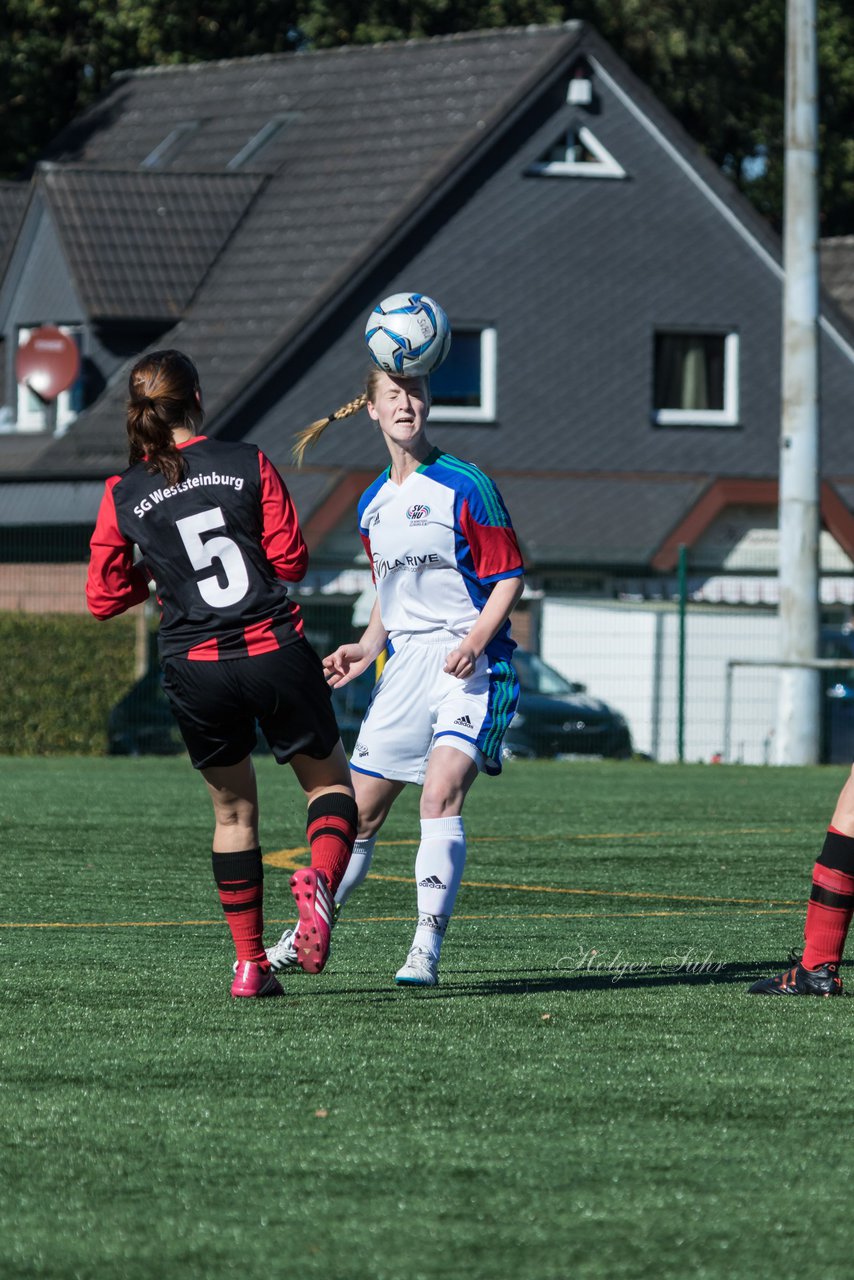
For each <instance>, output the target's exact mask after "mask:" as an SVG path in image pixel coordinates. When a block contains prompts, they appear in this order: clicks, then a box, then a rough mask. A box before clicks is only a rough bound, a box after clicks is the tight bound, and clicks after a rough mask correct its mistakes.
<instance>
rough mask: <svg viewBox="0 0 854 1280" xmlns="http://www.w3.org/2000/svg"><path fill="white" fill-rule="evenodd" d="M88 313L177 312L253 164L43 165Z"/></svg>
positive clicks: (237, 206)
mask: <svg viewBox="0 0 854 1280" xmlns="http://www.w3.org/2000/svg"><path fill="white" fill-rule="evenodd" d="M39 179H40V181H41V183H42V184H43V187H44V191H45V195H46V198H47V202H48V204H49V206H50V209H51V212H52V214H53V217H54V219H55V221H56V224H57V229H58V231H59V235H60V238H61V240H62V243H63V246H64V248H65V252H66V255H67V258H68V262H69V266H70V268H71V272H72V275H73V276H74V279H75V283H76V285H77V289H78V292H79V294H80V296H81V298H82V299H83V302H84V305H85V307H86V310H87V312H88V313H89V315H90V316H92V317H98V318H104V317H109V318H111V319H133V320H137V319H139V318H141V317H145V318H149V319H150V318H157V319H167V320H168V319H172V320H177V319H178V318H179V317H180V316H181V315H182V314H183V313H184V311H185V309H186V307H187V305H188V304H189V302H190V300H191V299H192V297H193V295H194V294H195V292H196V290H197V288H198V287H199V284H200V283H201V281H202V280H203V278H204V275H205V273H206V271H207V270H208V268H209V267H210V266H211V264H212V263H213V262H214V260H215V259H216V256H217V254H218V253H219V251H220V249H221V248H222V247H223V245H224V244H225V243H226V242H227V240H228V239H229V237H230V236H231V234H232V233H233V231H234V229H235V227H236V226H237V224H238V223H239V221H240V219H241V218H242V217H243V215H244V213H245V211H246V209H247V208H248V206H249V205H250V203H251V201H252V199H253V197H254V196H255V195H256V193H257V192H258V190H259V188H260V186H261V185H262V183H263V178H261V177H258V176H253V175H250V174H172V173H156V174H155V173H138V172H134V173H118V172H106V173H105V172H98V171H94V172H93V171H89V170H79V169H71V170H69V169H47V170H45V171H43V172H41V173H40V175H39Z"/></svg>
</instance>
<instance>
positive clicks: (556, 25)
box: [110, 18, 585, 81]
mask: <svg viewBox="0 0 854 1280" xmlns="http://www.w3.org/2000/svg"><path fill="white" fill-rule="evenodd" d="M584 25H585V24H584V23H583V22H582V21H580V20H579V19H575V18H573V19H570V20H568V21H566V22H539V23H538V22H531V23H527V24H525V25H523V26H517V27H476V28H474V29H472V30H471V31H452V32H447V33H445V34H443V35H437V36H405V37H403V38H401V39H400V40H377V41H371V42H367V43H363V44H354V43H350V44H340V45H333V46H330V47H328V48H324V49H300V50H293V51H291V52H281V53H253V54H246V55H244V56H243V57H237V58H210V59H207V60H204V61H199V62H170V63H160V64H157V65H154V66H147V67H129V68H127V69H126V70H123V71H114V72H113V74H112V75H111V76H110V80H111V81H119V80H131V79H141V78H143V77H145V76H159V75H167V74H170V73H172V72H186V73H188V74H189V73H194V74H200V73H201V72H202V71H204V70H206V69H207V68H211V67H220V68H221V67H234V66H244V65H247V66H249V65H251V66H258V65H261V64H269V63H279V62H287V61H290V59H291V58H299V59H300V60H302V59H303V58H318V57H332V56H337V57H346V56H355V55H356V54H357V53H360V52H365V53H375V52H377V51H382V50H386V49H400V48H424V47H427V46H431V45H432V46H435V45H437V44H465V43H466V42H468V41H472V42H474V41H476V40H489V39H493V38H495V37H496V36H498V37H504V36H506V37H510V36H524V35H541V34H542V33H544V32H549V31H553V32H555V33H558V32H563V33H566V32H568V31H578V30H580V29H581V28H582V27H583V26H584Z"/></svg>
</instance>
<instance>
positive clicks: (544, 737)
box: [504, 649, 632, 760]
mask: <svg viewBox="0 0 854 1280" xmlns="http://www.w3.org/2000/svg"><path fill="white" fill-rule="evenodd" d="M513 664H514V666H515V667H516V671H517V674H518V676H519V685H520V687H521V690H522V692H521V696H520V698H519V710H518V711H517V713H516V715H515V717H514V719H513V722H512V724H511V725H510V728H509V729H508V730H507V734H506V736H505V738H504V753H505V756H506V757H509V758H511V759H512V758H513V757H522V758H528V759H531V758H533V757H535V756H560V755H578V756H614V757H617V758H618V759H621V760H624V759H628V757H629V756H630V755H631V754H632V735H631V733H630V731H629V726H628V725H627V724H626V721H625V719H624V717H623V716H621V715H620V713H619V711H615V710H614V709H613V707H609V706H608V704H607V703H606V702H603V701H602V700H601V698H593V697H591V696H590V695H589V694H588V693H587V691H586V689H585V686H584V685H583V684H577V683H575V682H574V681H571V680H566V679H565V678H564V677H563V676H562V675H561V674H560V672H559V671H555V669H554V667H550V666H549V665H548V664H547V663H545V662H543V660H542V658H539V657H538V656H537V655H536V654H535V653H528V652H527V650H525V649H517V650H516V652H515V653H514V654H513Z"/></svg>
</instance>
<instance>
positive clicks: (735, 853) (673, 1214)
mask: <svg viewBox="0 0 854 1280" xmlns="http://www.w3.org/2000/svg"><path fill="white" fill-rule="evenodd" d="M0 769H2V778H3V786H2V789H0V830H2V831H3V833H4V834H3V837H2V840H3V848H4V852H5V855H6V856H5V858H4V889H5V891H4V893H3V895H2V902H3V910H2V922H0V923H2V924H3V926H4V927H3V928H2V929H0V945H2V954H3V964H2V966H0V991H2V1039H0V1117H2V1120H0V1131H1V1132H2V1148H0V1184H2V1192H3V1194H2V1196H0V1276H2V1277H3V1280H13V1278H15V1280H17V1278H18V1277H57V1278H59V1277H62V1280H72V1278H75V1280H77V1278H79V1280H90V1278H91V1280H95V1278H96V1277H97V1278H98V1280H104V1278H105V1277H108V1278H110V1280H112V1278H113V1277H116V1278H121V1280H142V1278H145V1280H148V1278H154V1277H204V1278H210V1280H220V1277H222V1278H225V1277H241V1276H244V1275H245V1276H259V1277H261V1276H263V1277H270V1278H271V1280H272V1278H275V1277H283V1278H285V1280H297V1278H299V1280H303V1277H305V1278H306V1280H310V1278H312V1277H324V1278H325V1280H434V1277H435V1278H439V1277H443V1278H444V1280H468V1278H472V1280H475V1278H476V1280H505V1277H506V1278H507V1280H511V1278H512V1280H576V1278H577V1277H578V1278H582V1280H583V1278H586V1277H603V1278H604V1280H620V1278H622V1277H641V1276H643V1277H647V1276H648V1277H674V1278H679V1280H681V1278H683V1277H714V1278H715V1280H718V1278H720V1280H740V1278H741V1277H744V1278H745V1280H762V1278H763V1277H769V1280H770V1278H771V1277H774V1280H780V1278H781V1277H789V1276H792V1277H795V1276H797V1277H799V1278H800V1277H802V1276H804V1275H806V1274H814V1275H821V1276H822V1277H825V1278H829V1280H835V1278H836V1277H840V1280H841V1278H842V1277H846V1278H847V1277H850V1276H851V1274H852V1265H854V1264H852V1254H851V1245H850V1236H851V1231H850V1227H849V1225H848V1223H847V1221H846V1213H845V1208H844V1193H845V1191H846V1190H847V1186H848V1184H849V1181H850V1176H851V1156H850V1150H851V1140H850V1133H851V1130H852V1122H854V1114H852V1113H853V1112H854V1102H852V1099H851V1093H850V1090H849V1089H848V1087H847V1085H848V1077H849V1072H850V1048H851V1039H852V1035H851V1027H852V1010H854V1005H849V1003H848V1001H847V1000H845V999H842V1000H828V1001H819V1000H759V999H748V998H747V997H746V996H745V990H746V987H747V985H748V983H749V982H750V981H751V980H752V979H753V978H754V977H756V976H760V975H764V974H770V973H772V972H774V971H775V970H776V969H779V968H781V967H782V966H783V965H784V963H785V960H786V955H787V952H788V949H789V947H790V946H792V945H797V944H798V943H799V941H800V938H801V931H802V922H803V901H804V899H805V896H806V893H807V890H808V885H809V874H810V870H811V867H812V863H813V861H814V859H815V857H816V855H817V852H818V849H819V848H820V845H821V838H822V831H823V828H824V826H825V825H826V823H827V821H828V819H829V817H830V813H831V811H832V808H833V802H834V799H835V796H836V794H837V792H838V789H839V787H840V785H841V783H842V781H843V778H844V776H845V774H844V771H843V770H840V769H800V770H786V769H780V770H770V769H768V770H761V769H747V768H739V767H713V766H684V767H678V766H657V765H650V764H644V763H611V762H591V763H587V762H544V763H531V764H526V763H521V762H519V763H513V764H512V765H509V766H508V767H507V768H506V769H505V772H504V775H503V776H502V778H501V779H499V780H496V781H493V780H487V779H483V780H481V781H479V782H478V784H477V786H476V787H475V789H474V791H473V792H472V795H471V797H470V799H469V802H468V805H467V810H466V824H467V829H468V833H469V862H468V866H467V871H466V877H465V880H464V887H463V889H462V890H461V893H460V896H459V899H458V904H457V916H456V918H455V920H454V922H453V924H452V926H451V929H450V930H449V933H448V939H447V942H446V946H445V951H444V955H443V963H442V984H441V986H440V987H438V988H437V989H436V990H434V991H430V990H427V991H419V990H411V989H410V990H407V989H396V988H395V987H394V985H393V982H392V976H393V974H394V971H395V969H396V968H397V967H398V966H399V965H400V963H401V962H402V960H403V958H404V956H405V954H406V951H407V948H408V945H409V942H410V939H411V931H412V928H413V916H414V910H415V891H414V885H413V883H412V864H413V859H414V853H415V842H416V838H417V800H418V797H417V793H416V792H415V791H414V790H413V789H409V791H408V792H407V793H406V794H404V796H403V797H401V800H400V801H399V802H398V805H397V806H396V808H395V810H394V812H393V814H392V816H391V818H390V819H389V822H388V823H387V825H386V827H385V829H384V830H383V832H382V835H381V837H380V841H381V843H380V844H379V846H378V849H377V853H376V856H375V860H374V866H373V872H374V873H375V874H374V875H372V877H371V878H370V879H369V880H368V881H367V882H366V884H365V885H364V886H363V887H362V889H361V890H360V891H359V892H358V893H357V894H356V895H354V897H353V898H352V899H351V902H350V903H349V904H348V906H347V908H346V910H345V912H344V913H343V914H342V917H341V921H340V923H339V925H338V927H337V929H336V932H335V936H334V945H333V954H332V957H331V959H330V961H329V963H328V965H327V968H326V970H325V971H324V973H323V974H321V975H319V976H317V977H310V976H307V975H304V974H302V973H301V972H300V973H298V974H297V975H294V974H288V975H286V977H285V979H284V982H285V985H286V997H285V998H284V999H279V1000H260V1001H232V1000H231V998H230V996H229V994H228V988H229V984H230V979H231V968H230V966H231V960H232V951H231V945H230V941H229V937H228V933H227V929H226V927H225V925H224V924H223V923H222V920H221V915H220V908H219V903H218V899H217V897H216V893H215V890H214V887H213V882H212V879H211V875H210V857H209V848H210V817H209V813H208V801H207V799H206V796H205V793H204V788H203V786H202V784H201V783H200V781H199V780H198V778H196V777H195V776H194V775H193V771H192V770H191V769H190V767H189V765H188V764H187V763H186V762H185V761H184V760H182V759H177V760H155V759H139V760H126V759H124V760H121V759H118V760H116V759H111V760H96V759H72V758H61V759H47V760H35V759H17V758H16V759H6V760H3V761H2V762H0ZM258 770H259V776H260V788H261V797H262V813H263V817H262V837H263V844H264V849H265V853H266V854H268V855H274V854H276V853H277V852H280V851H283V850H284V851H286V852H285V854H284V856H283V857H282V858H280V859H279V861H283V862H287V861H288V860H290V861H291V862H293V860H294V859H295V858H297V859H298V858H299V857H300V856H301V855H299V854H297V853H294V850H299V849H300V848H302V847H303V846H304V840H305V837H304V818H303V813H304V806H303V803H302V797H301V794H300V793H299V791H298V789H297V788H296V786H295V784H294V781H293V778H292V776H291V774H290V771H289V770H287V769H277V768H276V766H275V765H273V764H272V762H271V761H270V760H269V759H261V760H260V761H259V763H258ZM287 851H290V852H289V853H288V852H287ZM288 875H289V871H288V870H287V867H285V866H278V867H277V866H268V869H267V873H266V882H265V883H266V902H267V917H268V935H269V937H268V940H273V939H275V938H277V937H278V934H279V932H280V930H281V927H282V922H283V921H287V920H290V919H292V900H291V898H290V893H289V890H288V883H287V882H288ZM385 877H388V878H385ZM567 890H572V892H566V891H567ZM839 1201H841V1202H842V1203H841V1204H840V1203H838V1202H839Z"/></svg>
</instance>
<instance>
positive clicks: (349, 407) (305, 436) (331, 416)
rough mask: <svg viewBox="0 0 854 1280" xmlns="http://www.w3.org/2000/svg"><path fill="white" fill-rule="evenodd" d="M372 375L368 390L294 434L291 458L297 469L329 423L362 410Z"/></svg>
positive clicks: (365, 402)
mask: <svg viewBox="0 0 854 1280" xmlns="http://www.w3.org/2000/svg"><path fill="white" fill-rule="evenodd" d="M372 378H373V375H371V377H370V378H369V380H368V389H367V390H365V391H363V392H362V394H361V395H360V396H356V399H355V400H350V401H348V403H347V404H342V406H341V408H340V409H336V410H335V411H334V412H333V413H328V414H327V415H326V417H325V418H318V419H317V420H316V421H315V422H312V423H311V425H310V426H308V427H303V429H302V431H298V432H297V434H296V437H295V439H296V443H295V444H294V447H293V458H294V461H295V462H296V464H297V466H298V467H301V466H302V460H303V458H304V457H305V451H306V449H310V448H313V446H314V445H315V444H317V441H318V440H319V439H320V437H321V436H322V435H323V433H324V431H325V430H326V428H327V427H328V426H329V424H330V422H340V421H341V419H342V418H349V417H351V416H352V414H354V413H358V412H359V410H360V409H364V407H365V405H366V404H367V403H368V399H369V398H370V395H369V393H370V383H371V379H372Z"/></svg>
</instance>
